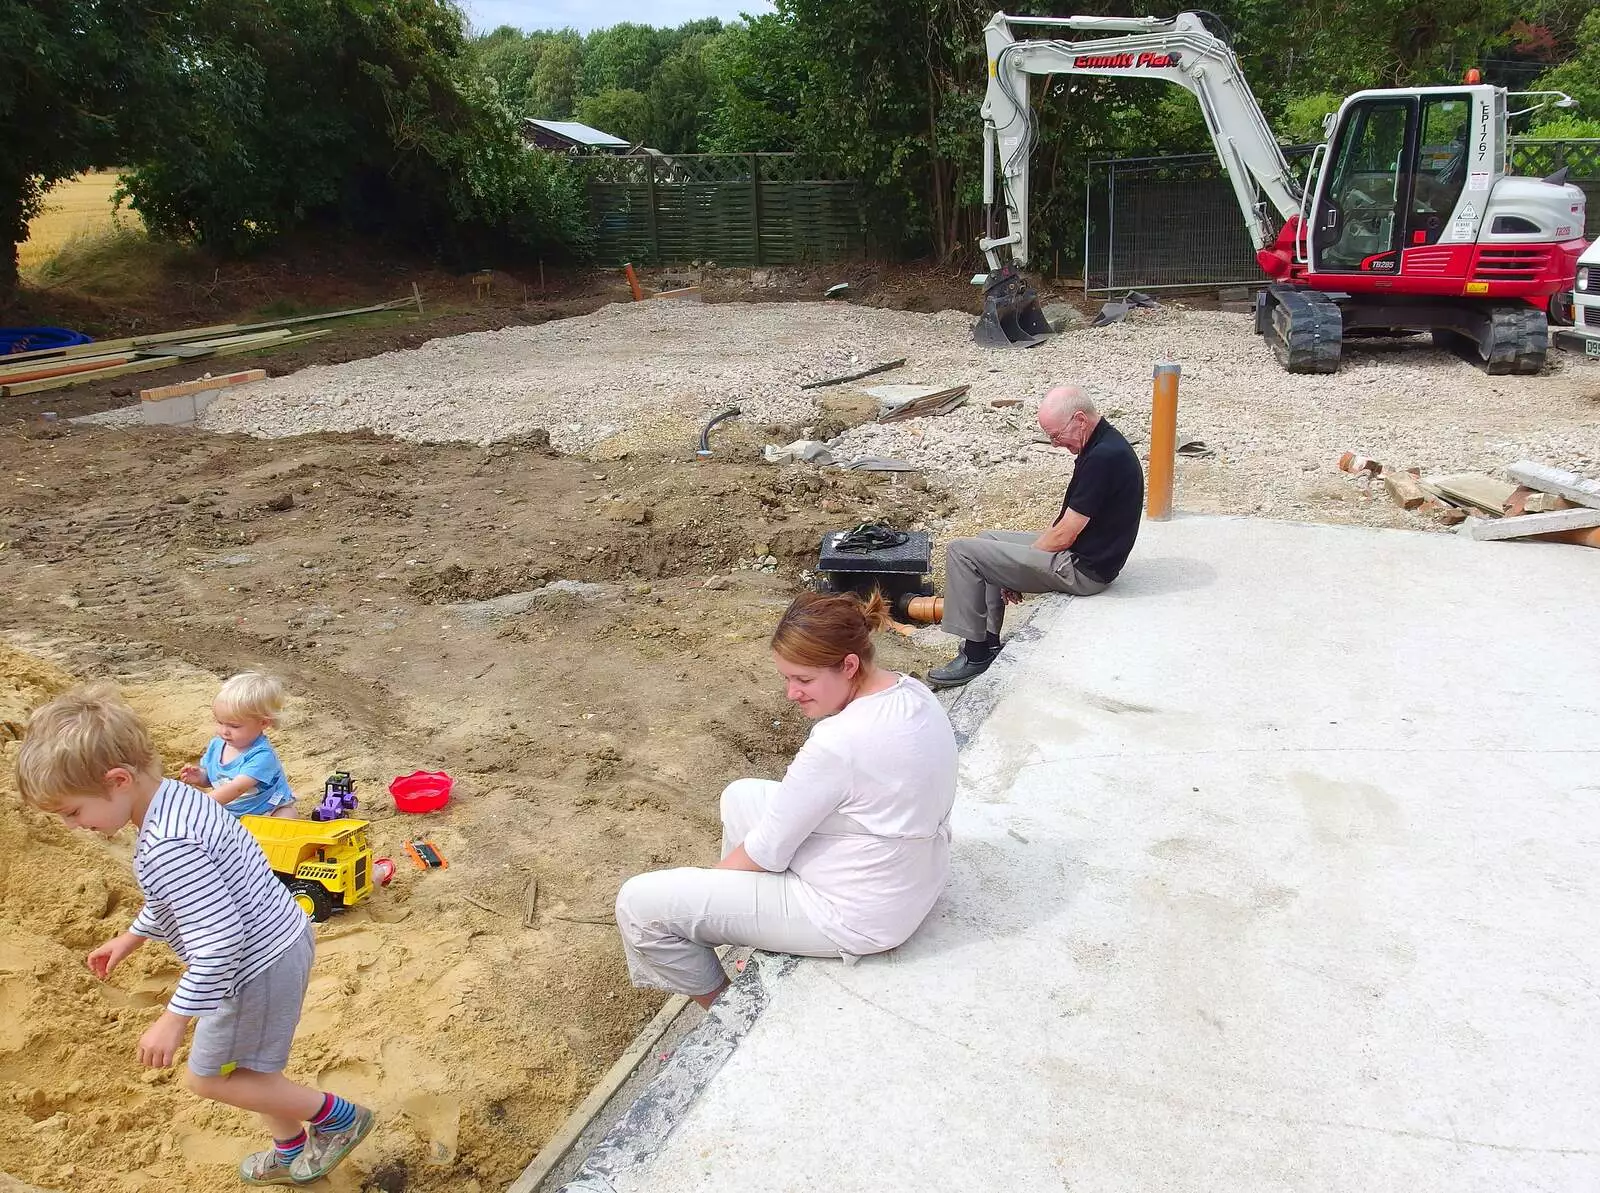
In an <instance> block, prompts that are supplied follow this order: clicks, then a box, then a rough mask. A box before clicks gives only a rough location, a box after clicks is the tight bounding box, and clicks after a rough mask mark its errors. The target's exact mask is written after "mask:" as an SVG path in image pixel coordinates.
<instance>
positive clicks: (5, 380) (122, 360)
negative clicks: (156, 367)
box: [0, 356, 133, 385]
mask: <svg viewBox="0 0 1600 1193" xmlns="http://www.w3.org/2000/svg"><path fill="white" fill-rule="evenodd" d="M132 359H133V357H131V356H102V357H100V358H99V359H97V360H91V361H89V362H87V363H84V364H71V365H56V366H55V367H54V368H50V369H34V370H32V371H31V372H27V373H6V374H4V375H0V384H4V385H17V384H20V383H21V382H23V381H44V380H46V379H47V378H50V377H65V376H67V375H68V374H70V373H91V372H93V371H94V370H95V369H106V368H110V367H111V366H112V365H125V364H127V363H128V362H129V361H130V360H132Z"/></svg>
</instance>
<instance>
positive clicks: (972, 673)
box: [928, 654, 994, 688]
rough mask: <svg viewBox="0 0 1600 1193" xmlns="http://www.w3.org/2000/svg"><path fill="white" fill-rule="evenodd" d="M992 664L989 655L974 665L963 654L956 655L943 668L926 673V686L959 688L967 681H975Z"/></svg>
mask: <svg viewBox="0 0 1600 1193" xmlns="http://www.w3.org/2000/svg"><path fill="white" fill-rule="evenodd" d="M992 662H994V656H993V655H990V656H989V657H988V658H986V659H984V660H983V662H981V663H974V662H973V661H972V660H971V659H969V658H967V656H966V655H965V654H958V655H957V656H956V657H955V658H953V659H951V660H950V661H949V662H948V663H946V664H945V665H944V666H943V667H935V668H934V669H933V670H932V671H930V672H928V686H929V687H930V688H959V687H960V686H961V685H962V684H964V683H966V682H968V681H969V680H974V679H977V678H978V676H980V675H982V674H983V673H984V672H985V671H987V670H988V669H989V664H990V663H992Z"/></svg>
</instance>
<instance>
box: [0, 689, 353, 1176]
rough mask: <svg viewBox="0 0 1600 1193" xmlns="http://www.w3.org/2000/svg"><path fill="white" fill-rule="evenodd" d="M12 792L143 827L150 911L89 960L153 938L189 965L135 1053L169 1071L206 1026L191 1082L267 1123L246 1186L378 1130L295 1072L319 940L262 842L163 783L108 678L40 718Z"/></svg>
mask: <svg viewBox="0 0 1600 1193" xmlns="http://www.w3.org/2000/svg"><path fill="white" fill-rule="evenodd" d="M17 786H18V788H19V789H20V791H21V792H22V798H23V799H24V800H25V801H26V802H27V803H29V804H31V805H32V806H33V807H35V808H38V809H40V810H42V811H46V812H53V813H54V814H55V815H57V816H59V817H60V818H61V819H62V820H63V821H65V822H66V823H67V824H68V825H70V826H72V827H74V828H83V829H90V830H93V831H95V832H98V833H101V834H102V835H105V836H110V835H112V834H114V833H116V832H118V831H120V830H121V829H122V827H123V826H124V825H129V824H131V825H134V826H135V827H136V828H137V830H138V834H139V837H138V841H137V842H136V843H135V845H134V851H133V872H134V877H135V878H136V879H137V880H138V882H139V889H140V890H141V891H143V892H144V896H145V904H144V906H143V907H142V908H141V909H140V910H139V914H138V915H137V916H135V917H134V921H133V925H132V926H131V927H130V928H129V930H128V931H127V932H124V933H123V934H122V935H121V936H119V937H117V938H116V939H115V940H112V941H109V942H108V943H106V944H103V945H101V946H100V947H99V948H97V949H95V950H94V952H92V953H90V954H89V958H88V964H89V969H90V970H91V971H92V972H93V973H94V975H95V976H96V977H98V978H100V979H102V980H104V979H105V978H106V977H108V976H109V975H110V973H111V971H112V970H113V969H115V968H116V967H117V966H118V965H119V964H121V963H122V961H123V960H124V959H125V958H126V957H127V956H128V955H129V954H130V953H132V952H133V951H134V950H135V949H137V948H139V947H140V946H141V945H143V944H144V942H145V941H146V940H160V941H164V942H165V943H167V944H168V945H170V946H171V947H172V949H173V950H174V951H175V952H176V953H177V954H178V956H179V958H180V959H181V960H182V961H183V962H184V967H185V968H184V971H183V975H182V977H180V978H179V979H178V985H177V989H176V990H175V991H174V992H173V995H172V999H171V1001H170V1002H169V1003H168V1004H167V1009H166V1011H165V1012H164V1013H163V1014H162V1016H161V1018H159V1019H157V1020H156V1021H155V1023H153V1024H151V1026H150V1027H149V1029H148V1030H147V1031H146V1032H145V1033H144V1035H143V1036H142V1037H140V1040H139V1053H138V1055H139V1060H140V1062H141V1063H142V1064H145V1065H147V1066H150V1067H152V1068H166V1067H167V1066H169V1065H171V1064H172V1063H173V1061H174V1059H175V1058H176V1056H177V1052H178V1049H179V1047H181V1046H182V1044H183V1039H184V1036H185V1034H187V1032H188V1029H189V1023H190V1021H191V1020H195V1019H198V1020H199V1022H198V1024H197V1025H196V1027H195V1032H194V1040H193V1042H192V1043H191V1044H190V1047H189V1074H188V1086H189V1088H190V1090H192V1091H193V1092H194V1093H197V1094H199V1095H200V1096H201V1097H203V1098H210V1099H211V1100H213V1101H217V1102H222V1103H225V1104H227V1105H229V1106H237V1107H239V1108H240V1109H242V1110H253V1111H255V1112H256V1113H257V1114H259V1115H260V1116H261V1119H262V1121H263V1122H264V1123H265V1124H266V1126H267V1129H268V1130H270V1131H271V1132H272V1139H273V1145H272V1147H270V1148H268V1149H267V1150H265V1151H261V1152H256V1153H254V1154H253V1155H250V1156H246V1157H245V1159H244V1161H243V1162H242V1163H241V1164H240V1166H239V1174H240V1176H241V1177H242V1178H243V1180H244V1182H245V1184H247V1185H298V1184H305V1183H306V1182H308V1181H314V1180H317V1179H318V1178H320V1177H322V1176H323V1175H325V1174H326V1173H327V1172H329V1171H331V1170H332V1169H333V1167H334V1166H335V1165H337V1164H338V1163H339V1162H340V1161H341V1160H343V1159H344V1158H345V1156H347V1155H349V1154H350V1152H351V1151H352V1150H354V1148H355V1146H356V1145H357V1144H358V1143H360V1142H361V1140H362V1139H363V1138H364V1137H365V1136H366V1134H367V1132H368V1131H370V1130H371V1129H372V1112H371V1111H370V1110H367V1109H365V1108H364V1107H361V1106H356V1105H354V1104H353V1103H351V1102H347V1101H345V1100H344V1099H343V1098H340V1097H337V1096H336V1095H334V1094H331V1093H322V1092H319V1091H317V1090H314V1089H311V1088H309V1087H308V1086H304V1085H300V1084H297V1083H296V1082H293V1081H290V1080H289V1079H288V1078H287V1077H285V1076H284V1073H283V1070H284V1067H285V1066H286V1065H287V1064H288V1061H289V1048H290V1045H292V1044H293V1043H294V1032H295V1028H296V1026H297V1025H298V1024H299V1020H300V1006H301V1003H302V1002H303V1001H304V999H305V992H306V985H307V982H308V981H309V980H310V974H311V958H312V951H313V937H312V929H311V922H310V921H309V920H308V919H306V916H305V913H304V912H302V911H301V910H300V909H299V907H297V906H296V905H295V903H294V900H293V899H291V898H290V897H289V893H288V891H287V890H286V889H285V888H284V886H283V884H282V883H280V882H279V881H278V878H277V876H276V875H275V874H273V872H272V870H271V868H270V867H269V866H268V865H267V859H266V855H265V854H263V853H262V852H261V847H260V846H259V845H258V844H256V841H255V838H253V837H252V836H250V834H249V833H248V832H246V831H245V829H244V828H243V826H241V825H240V823H239V821H238V819H237V818H235V817H233V816H230V815H229V814H228V812H227V810H226V809H225V808H224V807H223V806H222V805H221V804H219V803H217V802H216V801H215V800H213V799H211V798H210V797H209V796H207V795H205V794H204V793H202V792H200V791H196V790H195V789H194V788H193V787H190V786H188V785H187V784H184V783H179V782H176V781H174V780H171V779H163V778H162V777H161V759H160V756H159V755H158V754H157V753H156V749H155V745H154V744H153V743H152V742H151V740H150V735H149V733H148V732H147V731H146V730H145V727H144V725H143V724H141V723H140V721H139V718H138V716H137V715H135V713H134V711H133V710H132V709H131V708H129V707H128V705H127V704H125V703H124V702H123V700H122V699H121V697H120V696H119V695H118V694H117V692H116V689H114V688H112V687H111V686H110V685H101V686H96V687H89V688H79V689H77V690H75V691H72V692H68V693H67V694H66V695H63V696H60V697H57V698H56V699H55V700H52V701H51V702H50V703H48V704H46V705H44V706H43V707H42V708H40V709H39V710H38V711H37V712H35V713H34V714H33V717H32V718H31V719H30V720H29V722H28V730H27V733H26V735H25V736H24V737H23V740H22V746H21V749H20V750H19V751H18V754H17ZM306 1124H309V1131H308V1130H307V1127H306Z"/></svg>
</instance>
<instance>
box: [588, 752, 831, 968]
mask: <svg viewBox="0 0 1600 1193" xmlns="http://www.w3.org/2000/svg"><path fill="white" fill-rule="evenodd" d="M778 790H779V785H778V784H777V783H773V782H770V781H769V780H766V779H739V780H737V781H736V782H733V783H729V784H728V786H727V787H725V788H724V789H723V792H722V856H723V857H727V856H728V854H729V853H731V852H732V851H733V849H734V848H735V847H736V846H738V845H741V844H743V843H744V839H745V838H746V837H747V836H749V835H750V830H751V829H753V828H754V827H755V826H756V823H757V822H758V821H759V820H760V819H761V816H762V814H763V813H764V812H765V811H766V809H767V806H768V805H769V804H770V803H771V802H772V800H773V799H774V798H775V797H776V795H777V793H778ZM799 886H800V879H799V878H798V877H796V876H795V875H794V874H793V873H791V872H789V871H787V870H786V871H784V872H783V873H781V874H769V873H756V872H755V871H752V870H708V869H702V868H698V867H684V868H682V869H678V870H656V871H653V872H651V873H649V874H640V875H638V876H637V877H634V878H630V879H628V881H627V882H625V883H623V884H622V889H621V890H620V891H618V892H617V927H618V928H619V929H620V930H621V932H622V950H623V952H624V953H625V954H626V955H627V958H628V976H629V977H630V978H631V979H632V980H633V984H634V985H635V986H654V987H657V988H659V989H662V990H672V991H674V992H676V993H678V994H687V995H690V996H691V997H693V996H695V995H700V994H709V993H711V991H713V990H715V989H717V988H718V987H719V986H721V985H722V983H723V982H724V981H725V980H726V975H725V974H724V972H723V969H722V962H721V961H720V960H718V958H717V954H716V951H715V949H716V946H717V945H724V944H726V945H749V946H751V947H753V948H758V949H764V950H766V951H767V952H771V953H796V954H798V955H800V956H802V957H839V956H841V955H842V954H841V951H840V949H839V946H838V945H836V944H834V943H833V941H831V940H829V939H828V938H827V937H826V936H824V935H823V934H822V932H821V930H820V929H818V928H817V927H816V925H814V924H813V923H812V922H811V921H810V920H809V919H807V918H806V915H805V913H804V912H803V911H801V909H800V903H799V901H798V899H797V898H796V892H797V891H798V889H799Z"/></svg>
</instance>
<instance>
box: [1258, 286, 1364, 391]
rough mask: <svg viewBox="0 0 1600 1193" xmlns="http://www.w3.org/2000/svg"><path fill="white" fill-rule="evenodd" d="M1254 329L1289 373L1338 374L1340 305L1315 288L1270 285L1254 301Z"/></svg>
mask: <svg viewBox="0 0 1600 1193" xmlns="http://www.w3.org/2000/svg"><path fill="white" fill-rule="evenodd" d="M1257 303H1258V305H1257V307H1256V331H1257V332H1259V333H1260V335H1261V336H1262V338H1263V339H1265V340H1266V341H1267V343H1268V345H1270V346H1271V348H1272V354H1273V355H1274V356H1276V357H1277V358H1278V363H1279V364H1281V365H1282V366H1283V367H1284V368H1285V369H1287V370H1288V371H1289V372H1291V373H1337V372H1338V371H1339V356H1340V353H1341V350H1342V349H1343V346H1344V316H1343V315H1342V314H1341V313H1340V311H1339V304H1338V303H1336V302H1334V301H1333V300H1332V299H1331V298H1328V297H1327V296H1326V295H1324V294H1320V293H1318V292H1317V291H1315V290H1291V289H1288V288H1284V287H1278V286H1272V287H1269V288H1268V289H1266V290H1264V291H1262V293H1261V297H1260V298H1259V299H1258V300H1257Z"/></svg>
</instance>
